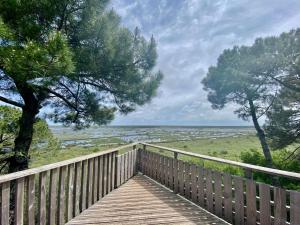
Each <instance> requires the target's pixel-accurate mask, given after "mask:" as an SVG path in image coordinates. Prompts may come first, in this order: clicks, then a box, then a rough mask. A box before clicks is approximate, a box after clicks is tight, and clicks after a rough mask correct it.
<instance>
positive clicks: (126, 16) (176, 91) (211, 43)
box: [110, 0, 300, 126]
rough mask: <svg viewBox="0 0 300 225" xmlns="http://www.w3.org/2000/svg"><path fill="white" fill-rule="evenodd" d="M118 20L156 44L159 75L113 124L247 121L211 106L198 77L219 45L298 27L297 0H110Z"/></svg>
mask: <svg viewBox="0 0 300 225" xmlns="http://www.w3.org/2000/svg"><path fill="white" fill-rule="evenodd" d="M110 7H112V8H113V9H114V10H116V11H117V13H118V14H119V15H120V16H121V17H122V24H123V25H124V26H125V27H128V28H129V29H131V30H133V29H134V28H135V27H136V26H137V27H139V28H140V29H141V31H142V34H143V35H144V36H145V37H147V38H150V37H151V35H154V37H155V39H156V41H157V44H158V47H157V51H158V60H157V66H156V69H157V70H158V69H159V70H161V71H162V72H163V74H164V79H163V81H162V84H161V86H160V87H159V89H158V94H157V96H156V97H155V98H153V99H152V101H151V103H149V104H146V105H144V106H142V107H139V108H138V109H137V110H136V111H135V112H133V113H130V114H129V115H126V116H121V115H117V116H116V119H115V120H114V121H113V123H112V125H206V126H207V125H212V126H221V125H222V126H226V125H251V123H249V122H245V121H242V120H241V119H239V118H237V116H236V115H235V114H234V113H233V111H234V110H235V108H236V106H234V105H229V106H227V107H226V108H225V109H223V110H221V111H219V110H213V109H212V108H211V105H210V103H209V102H208V101H207V93H206V92H205V91H204V90H203V86H202V84H201V80H202V79H203V78H204V77H205V75H206V72H207V70H208V68H209V66H212V65H215V63H216V62H217V58H218V56H219V55H220V54H221V53H222V52H223V50H224V49H227V48H232V47H233V46H235V45H250V44H251V43H253V42H254V40H255V38H257V37H265V36H270V35H278V34H280V33H281V32H284V31H289V30H290V29H293V28H297V27H300V24H299V23H300V1H299V0H137V1H132V0H112V3H111V6H110Z"/></svg>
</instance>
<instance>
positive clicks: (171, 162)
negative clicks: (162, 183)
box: [169, 158, 174, 190]
mask: <svg viewBox="0 0 300 225" xmlns="http://www.w3.org/2000/svg"><path fill="white" fill-rule="evenodd" d="M169 188H170V189H171V190H174V160H173V159H172V158H169Z"/></svg>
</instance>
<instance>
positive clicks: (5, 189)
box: [1, 181, 10, 225]
mask: <svg viewBox="0 0 300 225" xmlns="http://www.w3.org/2000/svg"><path fill="white" fill-rule="evenodd" d="M9 198H10V182H9V181H8V182H5V183H2V185H1V225H6V224H9V203H10V200H9Z"/></svg>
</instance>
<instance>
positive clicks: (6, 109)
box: [0, 106, 54, 147]
mask: <svg viewBox="0 0 300 225" xmlns="http://www.w3.org/2000/svg"><path fill="white" fill-rule="evenodd" d="M21 114H22V112H21V110H19V109H17V108H13V107H10V106H0V137H1V140H0V144H1V145H2V146H10V147H12V146H13V141H14V139H15V137H16V136H17V135H18V132H19V120H20V117H21ZM53 138H54V137H53V134H52V132H51V130H50V128H49V126H48V124H47V122H46V121H45V120H43V119H39V118H38V119H37V120H36V122H35V123H34V133H33V144H38V143H42V142H48V141H49V140H51V141H52V142H53V141H54V140H52V139H53ZM52 144H54V143H52ZM48 147H49V146H48Z"/></svg>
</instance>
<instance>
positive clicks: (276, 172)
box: [139, 142, 300, 180]
mask: <svg viewBox="0 0 300 225" xmlns="http://www.w3.org/2000/svg"><path fill="white" fill-rule="evenodd" d="M139 144H141V145H144V146H149V147H152V148H157V149H161V150H165V151H169V152H173V153H177V154H182V155H187V156H192V157H196V158H200V159H204V160H209V161H213V162H219V163H224V164H228V165H232V166H237V167H240V168H243V169H246V170H251V171H257V172H262V173H266V174H270V175H275V176H280V177H288V178H292V179H295V180H300V173H295V172H289V171H284V170H278V169H272V168H267V167H263V166H256V165H251V164H247V163H242V162H236V161H232V160H228V159H221V158H217V157H212V156H207V155H201V154H197V153H193V152H187V151H183V150H178V149H174V148H168V147H163V146H159V145H153V144H148V143H142V142H141V143H139Z"/></svg>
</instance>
